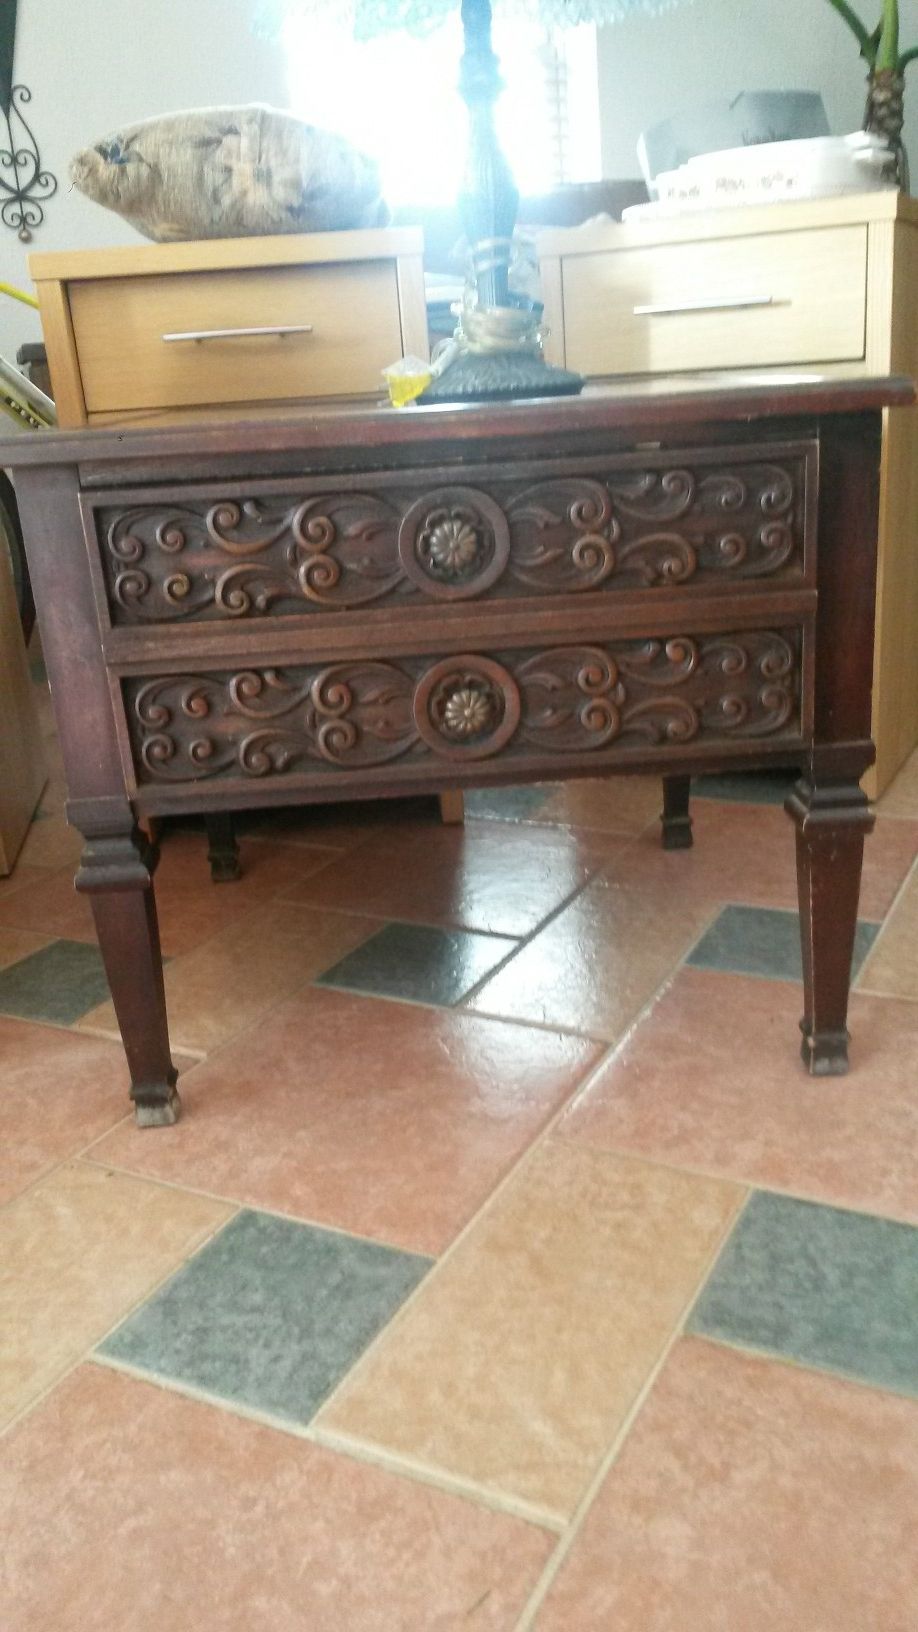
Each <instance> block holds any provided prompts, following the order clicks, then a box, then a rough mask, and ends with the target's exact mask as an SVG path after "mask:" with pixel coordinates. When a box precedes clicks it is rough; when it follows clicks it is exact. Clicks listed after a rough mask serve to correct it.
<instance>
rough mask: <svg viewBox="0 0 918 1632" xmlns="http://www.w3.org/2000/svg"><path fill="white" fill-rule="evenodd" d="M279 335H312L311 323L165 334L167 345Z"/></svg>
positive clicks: (194, 330) (195, 330)
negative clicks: (178, 341)
mask: <svg viewBox="0 0 918 1632" xmlns="http://www.w3.org/2000/svg"><path fill="white" fill-rule="evenodd" d="M266 334H267V335H272V334H274V335H277V337H278V338H279V339H281V340H282V339H283V338H284V335H286V334H312V324H311V323H278V324H268V325H265V326H264V327H261V328H256V329H188V330H187V331H186V332H185V333H183V334H164V335H163V339H164V340H165V342H166V344H167V345H172V344H173V343H174V342H175V341H176V340H194V341H201V340H244V339H248V338H250V337H252V336H256V337H257V336H259V335H266Z"/></svg>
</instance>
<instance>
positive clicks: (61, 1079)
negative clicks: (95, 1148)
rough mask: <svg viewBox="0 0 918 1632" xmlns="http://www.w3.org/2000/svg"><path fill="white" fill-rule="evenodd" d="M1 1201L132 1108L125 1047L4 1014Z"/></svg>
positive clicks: (0, 1027) (0, 1038) (0, 1025)
mask: <svg viewBox="0 0 918 1632" xmlns="http://www.w3.org/2000/svg"><path fill="white" fill-rule="evenodd" d="M0 1061H2V1065H0V1080H2V1087H3V1091H2V1093H0V1203H2V1202H4V1201H8V1200H9V1198H10V1196H13V1195H15V1194H17V1193H18V1192H19V1191H20V1190H23V1189H24V1188H25V1186H26V1185H27V1184H31V1183H32V1182H33V1181H34V1180H35V1179H37V1178H38V1177H39V1175H40V1174H41V1173H43V1172H44V1171H45V1169H46V1168H48V1167H52V1166H54V1165H55V1164H56V1163H57V1162H60V1161H63V1160H64V1158H65V1157H66V1156H69V1155H71V1154H73V1153H74V1152H76V1151H79V1150H83V1149H85V1147H86V1146H87V1145H88V1144H89V1143H90V1141H91V1140H93V1139H97V1138H98V1137H99V1135H100V1134H102V1133H104V1132H105V1130H106V1129H107V1128H112V1127H114V1125H115V1123H116V1122H118V1121H120V1119H121V1118H122V1117H123V1116H125V1115H126V1114H127V1112H128V1110H129V1109H130V1106H129V1104H128V1100H127V1089H128V1072H127V1065H126V1063H125V1059H124V1053H123V1051H122V1049H121V1047H120V1045H116V1044H114V1043H107V1042H103V1041H101V1040H96V1039H95V1038H91V1037H77V1036H76V1035H75V1034H74V1033H73V1032H69V1031H59V1030H56V1029H55V1028H53V1027H51V1026H37V1025H32V1024H29V1023H27V1022H25V1021H22V1020H6V1019H2V1018H0Z"/></svg>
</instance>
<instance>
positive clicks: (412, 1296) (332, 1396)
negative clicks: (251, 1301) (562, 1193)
mask: <svg viewBox="0 0 918 1632" xmlns="http://www.w3.org/2000/svg"><path fill="white" fill-rule="evenodd" d="M608 1053H609V1050H608V1049H604V1050H603V1052H602V1053H601V1054H600V1055H599V1057H598V1058H597V1059H596V1060H594V1061H593V1064H592V1065H591V1066H589V1068H588V1069H587V1072H586V1075H585V1076H584V1078H583V1079H582V1081H580V1082H578V1083H577V1085H576V1086H575V1087H574V1088H573V1089H572V1090H571V1093H570V1094H569V1095H568V1096H567V1098H566V1099H565V1100H564V1101H563V1103H562V1104H561V1105H559V1106H558V1109H557V1110H556V1111H555V1112H553V1114H552V1115H551V1116H550V1117H549V1119H548V1121H547V1122H546V1123H545V1125H544V1127H542V1128H541V1129H540V1131H539V1132H538V1133H537V1135H536V1137H535V1138H534V1139H533V1142H532V1144H531V1145H529V1146H527V1148H526V1149H525V1150H524V1151H522V1152H521V1154H520V1155H519V1157H518V1158H517V1159H516V1161H514V1162H511V1164H510V1166H509V1167H508V1168H507V1170H506V1172H505V1173H504V1174H503V1176H502V1177H501V1178H500V1179H498V1181H497V1183H496V1184H495V1185H494V1187H493V1189H491V1190H490V1191H489V1192H488V1194H487V1196H485V1198H484V1200H483V1201H482V1203H481V1205H480V1206H479V1207H478V1208H477V1209H476V1211H475V1212H474V1213H472V1215H471V1217H470V1218H468V1219H467V1220H466V1222H465V1224H464V1225H463V1226H462V1228H461V1229H460V1230H459V1231H458V1233H457V1234H456V1235H455V1236H454V1237H453V1239H452V1241H450V1243H449V1245H448V1246H447V1247H446V1248H445V1249H444V1251H443V1252H442V1253H441V1254H440V1256H439V1258H437V1259H436V1261H435V1262H434V1264H433V1265H432V1267H431V1269H430V1271H429V1273H428V1274H427V1275H425V1277H424V1279H423V1280H422V1281H421V1282H420V1283H419V1284H418V1286H416V1287H415V1288H414V1290H413V1291H412V1292H410V1293H409V1295H408V1297H407V1298H406V1299H405V1301H404V1303H402V1304H400V1305H399V1307H398V1309H397V1310H396V1311H395V1313H394V1315H393V1316H392V1318H391V1320H389V1321H387V1323H386V1325H385V1326H383V1327H382V1329H381V1330H380V1331H379V1332H377V1334H376V1336H375V1337H374V1338H373V1340H372V1342H370V1343H369V1344H368V1345H367V1347H366V1348H365V1349H364V1351H363V1353H362V1354H361V1355H360V1356H359V1357H358V1359H357V1360H356V1361H355V1362H354V1365H353V1366H351V1367H350V1369H349V1370H348V1371H346V1372H345V1373H344V1374H343V1376H341V1377H339V1379H338V1381H337V1383H336V1384H335V1387H334V1388H333V1389H332V1390H331V1392H330V1393H329V1394H328V1396H327V1398H326V1399H325V1400H324V1401H323V1404H322V1406H321V1407H320V1410H319V1415H322V1414H323V1413H324V1412H325V1411H326V1410H327V1409H328V1408H329V1407H330V1406H331V1405H332V1404H333V1402H334V1401H335V1400H336V1399H337V1397H338V1395H339V1394H340V1393H341V1392H342V1391H343V1389H344V1387H345V1385H346V1384H347V1383H348V1382H350V1381H351V1379H352V1378H353V1377H354V1375H355V1374H356V1373H357V1372H358V1371H360V1370H361V1369H362V1368H363V1367H364V1365H365V1364H368V1363H369V1361H370V1359H371V1357H372V1356H373V1355H374V1354H375V1352H376V1350H377V1348H379V1347H380V1346H381V1344H382V1341H383V1339H384V1338H385V1337H388V1336H389V1335H390V1334H391V1333H392V1332H393V1331H394V1330H395V1328H396V1327H397V1326H398V1325H399V1324H400V1323H401V1322H402V1321H403V1320H404V1319H405V1317H406V1315H407V1313H408V1311H409V1309H411V1308H412V1307H413V1305H414V1303H415V1302H416V1300H417V1299H418V1298H419V1297H420V1295H421V1292H422V1290H426V1289H427V1288H428V1287H429V1286H430V1285H431V1283H432V1281H433V1278H434V1277H435V1276H436V1275H439V1274H440V1273H441V1271H442V1270H443V1269H444V1267H445V1265H446V1264H448V1263H449V1261H450V1259H451V1258H452V1257H453V1256H454V1254H455V1253H456V1252H458V1251H459V1249H460V1248H461V1247H462V1246H463V1245H464V1243H465V1240H466V1238H467V1237H468V1236H469V1235H471V1233H472V1231H473V1230H475V1229H477V1227H478V1225H479V1223H480V1222H481V1220H482V1219H483V1218H485V1217H486V1216H487V1214H488V1213H489V1212H490V1211H491V1210H492V1208H493V1207H494V1205H495V1204H496V1202H497V1201H498V1199H499V1198H500V1197H501V1196H502V1195H503V1193H504V1191H505V1190H507V1189H508V1188H509V1187H510V1185H511V1184H512V1183H513V1182H514V1180H515V1179H516V1178H517V1177H518V1175H519V1174H520V1173H521V1172H522V1171H523V1170H524V1169H525V1167H526V1166H527V1165H528V1163H529V1162H530V1161H531V1160H532V1159H533V1157H534V1155H535V1152H536V1151H537V1150H539V1149H540V1148H541V1146H542V1145H543V1144H544V1143H545V1142H546V1140H547V1139H549V1138H550V1136H551V1135H552V1133H553V1132H554V1129H555V1128H556V1126H557V1124H558V1123H559V1122H560V1120H561V1118H562V1116H564V1114H565V1112H566V1111H567V1109H568V1107H569V1106H570V1104H571V1103H572V1101H573V1099H574V1097H575V1096H576V1095H577V1094H578V1093H580V1092H581V1091H583V1090H584V1089H585V1088H587V1087H588V1086H589V1084H590V1083H591V1082H592V1080H593V1078H594V1077H595V1076H596V1075H597V1074H598V1073H599V1071H600V1069H601V1068H602V1066H603V1065H604V1064H605V1062H606V1058H607V1055H608Z"/></svg>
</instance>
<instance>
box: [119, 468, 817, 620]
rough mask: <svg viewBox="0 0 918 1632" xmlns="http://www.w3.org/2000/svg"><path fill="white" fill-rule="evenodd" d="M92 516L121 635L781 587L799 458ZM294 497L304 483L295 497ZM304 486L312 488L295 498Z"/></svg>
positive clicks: (797, 523) (790, 571) (796, 564)
mask: <svg viewBox="0 0 918 1632" xmlns="http://www.w3.org/2000/svg"><path fill="white" fill-rule="evenodd" d="M597 463H598V467H599V468H598V469H597V472H596V474H593V475H590V474H583V473H581V472H580V471H577V472H574V473H569V474H554V475H551V476H548V477H546V478H545V479H542V480H536V481H529V482H520V481H511V480H500V479H499V478H496V477H495V478H494V479H493V481H489V483H488V490H487V491H485V490H484V489H483V488H480V487H471V486H455V485H447V484H441V485H438V486H436V485H435V486H430V487H425V488H422V489H420V490H419V489H418V487H417V486H415V487H413V488H410V487H407V486H406V487H404V488H395V487H391V488H390V487H385V488H383V487H381V488H380V491H378V492H372V491H365V492H357V491H350V490H346V491H339V492H336V491H335V489H334V487H333V486H329V487H328V488H327V489H325V490H323V491H314V492H310V493H308V494H304V493H303V492H302V491H301V492H299V493H294V494H289V493H288V494H279V495H269V496H268V497H251V498H243V499H236V498H227V499H216V500H213V501H208V500H206V499H202V500H198V499H189V500H188V501H187V502H186V503H184V504H181V505H173V506H168V505H166V504H164V503H163V501H161V500H157V499H154V498H151V499H150V502H149V503H146V504H133V505H131V506H130V507H129V508H128V509H125V510H118V509H117V508H103V509H102V510H101V511H100V512H99V516H98V526H99V537H100V544H101V549H102V556H103V562H104V568H105V574H106V579H107V587H108V593H109V598H110V601H111V604H112V608H113V613H114V617H115V620H116V621H117V622H122V623H137V622H142V621H148V620H151V621H155V622H168V621H174V620H178V619H193V620H199V619H205V620H230V619H240V618H261V617H266V616H276V615H280V614H285V615H289V614H300V615H302V614H309V613H312V614H317V613H319V614H320V613H322V612H323V611H333V610H339V611H340V610H344V609H346V608H349V607H359V606H371V605H374V604H376V603H380V602H383V601H386V602H392V601H397V600H398V599H399V598H405V599H409V600H414V601H415V602H416V601H417V600H418V599H419V598H420V599H428V600H470V599H476V598H477V599H480V598H482V597H484V596H488V595H495V594H498V595H500V596H501V597H504V598H506V597H521V596H533V595H558V594H580V593H584V592H588V591H592V590H597V589H600V588H601V589H603V590H604V591H610V590H616V589H632V590H633V589H655V588H665V587H673V586H677V585H680V584H685V583H688V582H690V581H700V582H704V581H706V580H707V581H710V580H711V579H712V578H716V579H720V580H723V579H724V578H731V579H764V578H774V577H775V576H780V577H783V578H788V577H791V578H793V577H794V576H797V577H799V575H800V573H801V570H802V557H803V543H804V494H805V482H806V459H805V455H804V453H803V452H800V453H789V454H787V456H786V457H785V458H784V459H783V460H782V461H781V462H778V461H776V460H766V459H754V458H751V457H749V456H748V455H747V456H745V457H742V458H740V457H739V456H738V455H736V456H734V457H733V458H732V459H731V460H729V461H727V462H725V463H724V464H723V465H705V464H698V465H696V466H694V467H690V466H689V465H686V466H685V467H682V466H676V465H672V464H667V463H663V462H658V463H657V464H656V465H653V464H651V463H649V462H648V463H647V464H646V465H641V466H640V467H639V468H636V469H634V470H624V471H622V470H612V471H605V472H603V471H602V468H601V462H597ZM303 485H304V486H305V485H307V484H303ZM310 485H311V486H312V487H313V488H317V486H318V484H317V482H316V481H315V479H313V480H312V482H311V484H310Z"/></svg>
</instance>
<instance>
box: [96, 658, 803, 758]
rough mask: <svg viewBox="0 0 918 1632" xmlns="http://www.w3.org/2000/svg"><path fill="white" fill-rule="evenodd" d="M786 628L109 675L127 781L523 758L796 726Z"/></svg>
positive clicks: (619, 754)
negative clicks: (126, 750) (123, 728)
mask: <svg viewBox="0 0 918 1632" xmlns="http://www.w3.org/2000/svg"><path fill="white" fill-rule="evenodd" d="M802 643H803V632H802V630H800V629H799V628H795V629H781V630H771V629H769V630H754V631H744V632H742V633H737V634H723V635H700V636H692V635H680V636H676V637H670V638H667V639H639V640H618V641H611V642H601V643H596V644H571V645H566V646H552V647H549V648H547V649H544V650H533V649H532V648H529V649H525V650H519V651H512V652H496V653H489V654H488V655H481V654H477V653H475V654H473V653H469V654H466V655H462V656H459V657H448V658H445V659H437V658H436V657H410V658H399V659H397V660H394V661H389V660H387V661H375V660H372V659H368V658H367V659H361V660H354V661H348V662H339V663H329V664H325V665H319V664H310V665H294V666H289V667H285V668H267V667H264V668H261V667H259V668H245V669H242V668H240V669H237V670H235V671H233V672H227V671H225V670H224V671H221V672H219V673H177V674H171V675H168V676H161V677H158V678H156V679H152V680H151V679H147V678H144V679H134V678H132V679H126V680H124V681H123V688H124V701H125V710H126V715H127V721H128V730H129V733H130V739H131V748H132V753H133V758H134V763H135V766H136V771H137V777H138V781H139V782H141V783H146V784H150V783H159V784H163V783H178V782H184V783H188V782H197V781H201V780H203V779H208V780H210V781H216V780H220V781H230V780H238V779H240V778H241V779H257V778H259V777H268V776H270V777H278V776H296V777H299V776H303V775H307V776H309V777H310V779H311V780H314V779H315V778H316V776H317V775H318V776H321V774H322V773H323V771H324V772H337V773H340V772H342V771H344V772H347V771H348V770H352V771H353V772H354V773H355V775H357V774H359V773H360V772H365V771H368V770H370V769H372V768H374V767H377V766H384V765H388V764H390V763H392V762H394V761H405V762H410V764H411V765H412V766H414V767H417V766H418V765H419V764H423V762H424V761H426V762H427V763H428V764H429V765H433V766H437V765H440V766H442V767H444V768H446V767H447V766H449V767H450V768H457V767H461V766H462V765H463V764H468V765H469V766H470V768H471V767H472V766H473V765H474V764H475V763H476V762H480V761H483V760H487V759H492V758H495V757H497V756H499V757H500V759H501V760H502V761H507V762H511V761H512V762H514V764H515V763H517V762H519V764H520V765H521V766H522V764H523V762H525V761H528V760H531V761H532V762H533V763H538V764H540V765H544V764H548V765H549V766H550V763H551V761H552V759H554V760H556V761H557V762H558V764H559V766H560V765H561V764H562V763H563V762H564V760H565V759H569V758H570V757H571V756H572V755H575V754H576V755H579V756H587V757H589V756H591V755H593V754H595V755H596V756H597V760H598V761H599V762H600V763H603V764H607V763H612V762H615V761H617V760H619V759H621V760H625V759H627V757H628V754H629V752H632V753H633V752H634V751H635V750H636V749H644V750H645V751H646V749H647V748H648V747H651V748H652V747H655V746H660V747H664V746H666V745H672V746H678V745H681V744H687V743H704V742H710V743H711V744H712V745H714V744H717V743H723V742H724V740H725V739H729V738H733V739H746V738H748V739H750V740H758V739H761V738H768V737H781V738H782V739H784V738H786V739H788V740H789V741H791V742H793V741H795V740H799V739H800V738H801V736H802V732H803V706H804V699H803V685H802V680H801V675H802Z"/></svg>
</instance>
